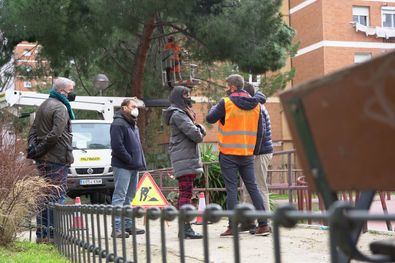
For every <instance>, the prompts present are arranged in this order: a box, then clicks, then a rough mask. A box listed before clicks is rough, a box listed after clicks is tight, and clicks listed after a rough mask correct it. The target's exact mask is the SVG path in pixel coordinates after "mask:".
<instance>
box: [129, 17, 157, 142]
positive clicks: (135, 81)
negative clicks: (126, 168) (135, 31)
mask: <svg viewBox="0 0 395 263" xmlns="http://www.w3.org/2000/svg"><path fill="white" fill-rule="evenodd" d="M154 29H155V16H154V15H152V17H151V18H150V19H149V20H148V21H146V22H145V24H144V28H143V34H142V35H141V37H140V41H139V46H138V47H137V53H136V59H135V62H134V67H133V78H132V96H136V97H137V98H139V99H143V97H144V87H143V81H144V68H145V62H146V59H147V54H148V50H149V47H150V44H151V37H152V34H153V32H154ZM140 112H141V114H140V115H139V121H138V125H139V128H140V135H141V143H142V144H143V147H144V148H145V149H146V144H145V143H146V141H145V137H146V136H145V130H146V126H147V116H146V111H143V110H142V111H140Z"/></svg>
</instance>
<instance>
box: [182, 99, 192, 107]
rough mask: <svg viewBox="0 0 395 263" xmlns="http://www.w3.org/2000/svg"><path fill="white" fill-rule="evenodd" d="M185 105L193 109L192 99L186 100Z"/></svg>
mask: <svg viewBox="0 0 395 263" xmlns="http://www.w3.org/2000/svg"><path fill="white" fill-rule="evenodd" d="M184 101H185V103H186V104H187V105H188V107H190V108H191V107H192V102H193V100H192V98H184Z"/></svg>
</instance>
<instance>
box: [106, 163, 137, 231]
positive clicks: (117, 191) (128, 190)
mask: <svg viewBox="0 0 395 263" xmlns="http://www.w3.org/2000/svg"><path fill="white" fill-rule="evenodd" d="M113 169H114V181H115V188H114V193H113V195H112V203H111V204H112V205H113V206H125V205H131V204H132V201H133V198H134V196H135V195H136V188H137V182H138V179H139V176H138V172H137V171H136V170H126V169H123V168H118V167H113ZM114 228H115V230H121V217H118V216H117V217H115V227H114ZM125 228H132V219H131V218H129V217H125Z"/></svg>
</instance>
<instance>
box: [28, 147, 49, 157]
mask: <svg viewBox="0 0 395 263" xmlns="http://www.w3.org/2000/svg"><path fill="white" fill-rule="evenodd" d="M46 152H47V150H46V149H45V146H44V144H43V143H40V144H38V145H36V144H34V143H32V144H30V145H29V147H28V148H27V158H28V159H37V158H40V157H41V156H43V155H45V154H46Z"/></svg>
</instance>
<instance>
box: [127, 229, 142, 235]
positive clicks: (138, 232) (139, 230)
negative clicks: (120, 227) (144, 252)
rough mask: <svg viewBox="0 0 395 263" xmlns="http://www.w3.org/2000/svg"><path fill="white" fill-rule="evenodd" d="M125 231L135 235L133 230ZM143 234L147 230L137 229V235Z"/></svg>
mask: <svg viewBox="0 0 395 263" xmlns="http://www.w3.org/2000/svg"><path fill="white" fill-rule="evenodd" d="M125 231H126V232H127V233H128V234H129V235H133V232H132V229H131V228H126V229H125ZM143 234H145V230H144V229H141V228H137V227H136V235H143Z"/></svg>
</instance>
